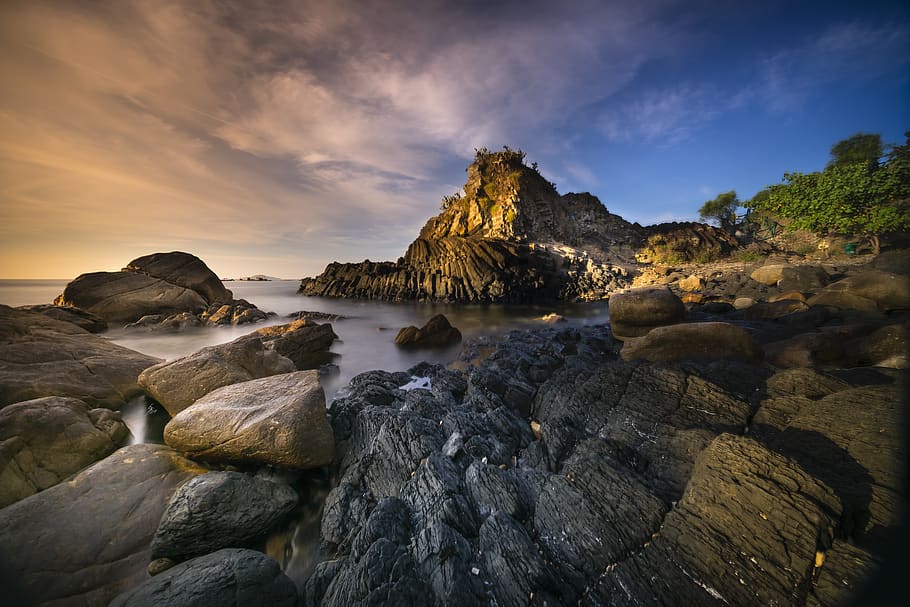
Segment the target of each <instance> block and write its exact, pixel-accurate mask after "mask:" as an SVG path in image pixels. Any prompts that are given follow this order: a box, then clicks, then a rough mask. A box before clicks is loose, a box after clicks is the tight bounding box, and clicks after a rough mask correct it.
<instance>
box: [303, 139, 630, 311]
mask: <svg viewBox="0 0 910 607" xmlns="http://www.w3.org/2000/svg"><path fill="white" fill-rule="evenodd" d="M467 173H468V179H467V182H466V183H465V186H464V192H465V194H464V196H462V195H460V194H458V195H455V196H450V197H446V199H445V200H444V201H443V207H444V208H443V211H442V212H441V213H440V214H439V215H437V216H435V217H432V218H430V219H429V221H427V223H426V225H424V227H423V229H421V231H420V234H419V235H418V238H417V239H416V240H415V241H414V242H413V243H412V244H411V245H410V246H409V247H408V250H407V252H406V253H405V255H404V256H403V257H402V258H400V259H399V260H398V261H397V262H382V263H375V262H371V261H364V262H363V263H357V264H340V263H333V264H329V266H328V267H326V269H325V271H324V272H323V273H322V274H321V275H319V276H317V277H315V278H305V279H304V280H303V281H302V282H301V286H300V292H301V293H304V294H307V295H323V296H330V297H358V298H364V299H384V300H392V301H396V300H418V301H476V302H510V303H519V302H522V303H523V302H532V301H553V300H560V299H565V300H575V299H599V298H602V297H604V296H605V295H607V294H609V293H610V292H612V291H615V290H617V289H621V288H623V287H625V286H627V285H628V284H629V278H630V277H629V274H628V269H629V268H630V267H631V264H632V262H633V261H634V258H635V247H636V246H637V245H638V243H639V242H640V240H641V237H642V229H641V227H640V226H639V225H637V224H631V223H629V222H627V221H625V220H624V219H622V218H621V217H619V216H617V215H613V214H611V213H609V212H608V211H607V209H606V208H605V207H604V206H603V205H602V204H601V203H600V201H599V200H598V199H597V198H596V197H595V196H592V195H591V194H587V193H583V194H566V195H564V196H560V195H559V193H558V192H557V191H556V188H555V187H554V186H553V184H552V183H550V182H548V181H547V180H546V179H544V177H543V176H541V174H540V173H539V172H538V171H537V169H536V167H528V166H526V165H525V164H524V154H523V153H521V152H517V151H513V150H509V149H506V150H505V151H502V152H495V153H491V152H488V151H486V150H481V151H478V153H477V155H476V157H475V160H474V162H473V163H472V164H471V165H470V166H469V167H468V169H467Z"/></svg>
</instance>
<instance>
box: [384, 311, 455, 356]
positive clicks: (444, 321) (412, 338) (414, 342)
mask: <svg viewBox="0 0 910 607" xmlns="http://www.w3.org/2000/svg"><path fill="white" fill-rule="evenodd" d="M460 341H461V331H459V330H458V329H456V328H455V327H453V326H452V325H451V324H449V319H448V318H446V317H445V316H443V315H442V314H437V315H436V316H434V317H433V318H431V319H430V320H428V321H427V323H426V324H425V325H424V326H422V327H420V328H419V329H418V328H417V327H415V326H410V327H405V328H404V329H402V330H401V331H399V332H398V335H396V336H395V345H397V346H401V347H403V348H440V347H445V346H450V345H452V344H457V343H458V342H460Z"/></svg>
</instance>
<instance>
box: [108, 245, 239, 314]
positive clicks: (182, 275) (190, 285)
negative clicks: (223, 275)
mask: <svg viewBox="0 0 910 607" xmlns="http://www.w3.org/2000/svg"><path fill="white" fill-rule="evenodd" d="M123 269H124V271H129V272H137V273H139V274H147V275H149V276H151V277H153V278H160V279H162V280H165V281H167V282H169V283H171V284H175V285H178V286H181V287H186V288H187V289H192V290H193V291H195V292H197V293H199V294H200V295H201V296H202V297H203V298H204V299H205V300H206V302H208V303H209V304H214V303H230V302H231V301H232V300H233V294H232V293H231V292H230V291H229V290H227V289H226V288H225V286H224V284H223V283H222V282H221V280H220V279H219V278H218V276H217V275H216V274H215V273H214V272H212V271H211V270H210V269H209V267H208V266H207V265H205V263H204V262H203V261H202V260H201V259H199V258H198V257H196V256H195V255H190V254H189V253H183V252H181V251H172V252H170V253H152V254H151V255H144V256H142V257H139V258H137V259H134V260H133V261H131V262H129V263H128V264H127V265H126V267H125V268H123Z"/></svg>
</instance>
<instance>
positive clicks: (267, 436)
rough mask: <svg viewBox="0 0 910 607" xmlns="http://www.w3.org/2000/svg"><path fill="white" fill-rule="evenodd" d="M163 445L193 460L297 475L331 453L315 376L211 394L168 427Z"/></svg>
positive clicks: (289, 377)
mask: <svg viewBox="0 0 910 607" xmlns="http://www.w3.org/2000/svg"><path fill="white" fill-rule="evenodd" d="M164 440H165V442H166V443H167V444H168V445H170V446H172V447H174V448H175V449H177V450H179V451H182V452H183V453H186V454H188V455H189V456H190V457H194V458H200V459H205V460H210V461H217V462H246V463H256V464H271V465H274V466H286V467H291V468H303V469H306V468H318V467H320V466H324V465H326V464H328V463H330V462H331V461H332V456H333V452H334V438H333V436H332V428H331V426H329V423H328V420H327V418H326V408H325V393H324V392H323V390H322V386H320V385H319V374H318V372H316V371H297V372H295V373H286V374H283V375H274V376H271V377H265V378H262V379H255V380H252V381H247V382H243V383H239V384H232V385H230V386H224V387H223V388H220V389H218V390H215V391H214V392H211V393H209V394H207V395H205V396H204V397H202V398H200V399H199V400H197V401H196V403H195V404H193V406H192V407H189V408H187V409H184V410H183V411H181V412H180V413H178V414H177V415H176V416H175V417H174V419H172V420H171V421H170V422H168V424H167V426H165V428H164Z"/></svg>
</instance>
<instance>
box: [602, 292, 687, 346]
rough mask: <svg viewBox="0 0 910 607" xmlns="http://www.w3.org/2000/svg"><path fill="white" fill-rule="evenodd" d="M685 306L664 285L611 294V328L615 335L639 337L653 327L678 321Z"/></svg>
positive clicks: (681, 317) (682, 316) (684, 313)
mask: <svg viewBox="0 0 910 607" xmlns="http://www.w3.org/2000/svg"><path fill="white" fill-rule="evenodd" d="M685 315H686V307H685V306H684V305H683V303H682V300H680V299H679V298H678V297H677V296H676V295H674V294H673V292H672V291H670V289H669V288H667V287H666V286H659V287H641V288H638V289H631V290H630V291H626V292H624V293H616V294H614V295H611V296H610V328H611V329H612V331H613V335H614V337H616V338H617V339H624V338H627V337H640V336H642V335H644V334H646V333H647V332H648V331H650V330H651V329H653V328H654V327H659V326H662V325H669V324H673V323H677V322H679V321H681V320H682V319H683V318H684V317H685Z"/></svg>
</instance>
